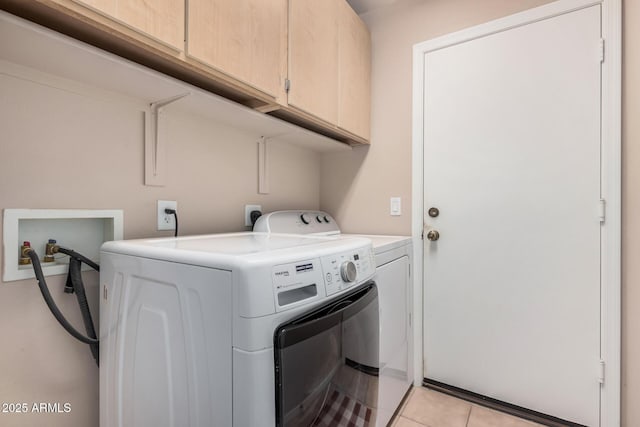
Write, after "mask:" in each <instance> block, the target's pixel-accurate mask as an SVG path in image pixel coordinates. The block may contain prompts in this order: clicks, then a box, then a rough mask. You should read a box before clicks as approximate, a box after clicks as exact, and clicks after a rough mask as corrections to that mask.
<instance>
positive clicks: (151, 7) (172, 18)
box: [75, 0, 185, 51]
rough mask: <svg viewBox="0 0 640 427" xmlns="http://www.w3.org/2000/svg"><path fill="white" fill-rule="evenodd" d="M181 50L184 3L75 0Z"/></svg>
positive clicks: (160, 0) (161, 0)
mask: <svg viewBox="0 0 640 427" xmlns="http://www.w3.org/2000/svg"><path fill="white" fill-rule="evenodd" d="M75 1H76V2H77V3H80V4H85V5H87V6H89V7H91V8H93V9H95V10H97V11H99V12H102V13H104V14H105V15H108V16H111V17H113V18H116V19H117V20H118V21H121V22H123V23H125V24H127V25H128V26H130V27H132V28H134V29H136V30H138V31H141V32H143V33H145V34H148V35H149V36H151V37H153V38H155V39H157V40H160V41H162V42H164V43H166V44H168V45H170V46H172V47H174V48H176V49H177V50H180V51H182V50H184V6H185V2H184V0H154V1H145V0H75Z"/></svg>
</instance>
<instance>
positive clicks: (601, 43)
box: [598, 39, 604, 62]
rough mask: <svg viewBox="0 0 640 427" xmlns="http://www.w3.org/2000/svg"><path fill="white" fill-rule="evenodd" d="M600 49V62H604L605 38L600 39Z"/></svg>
mask: <svg viewBox="0 0 640 427" xmlns="http://www.w3.org/2000/svg"><path fill="white" fill-rule="evenodd" d="M598 51H599V52H600V62H604V39H600V43H599V46H598Z"/></svg>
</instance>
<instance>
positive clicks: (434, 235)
mask: <svg viewBox="0 0 640 427" xmlns="http://www.w3.org/2000/svg"><path fill="white" fill-rule="evenodd" d="M439 238H440V233H439V232H438V230H429V231H427V239H428V240H431V241H432V242H435V241H436V240H438V239H439Z"/></svg>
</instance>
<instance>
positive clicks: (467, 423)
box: [464, 405, 473, 427]
mask: <svg viewBox="0 0 640 427" xmlns="http://www.w3.org/2000/svg"><path fill="white" fill-rule="evenodd" d="M471 411H473V405H469V415H467V422H466V423H465V424H464V425H465V427H469V420H470V419H471Z"/></svg>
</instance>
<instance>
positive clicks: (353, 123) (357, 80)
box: [338, 2, 371, 140]
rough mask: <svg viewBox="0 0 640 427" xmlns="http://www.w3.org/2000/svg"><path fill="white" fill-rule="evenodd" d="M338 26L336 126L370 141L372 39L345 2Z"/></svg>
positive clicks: (365, 27)
mask: <svg viewBox="0 0 640 427" xmlns="http://www.w3.org/2000/svg"><path fill="white" fill-rule="evenodd" d="M339 18H340V21H339V22H338V126H339V127H341V128H342V129H344V130H346V131H349V132H351V133H353V134H355V135H358V136H361V137H363V138H364V139H366V140H369V137H370V133H371V36H370V34H369V29H368V28H367V26H366V25H365V24H364V22H362V20H361V19H360V17H358V15H356V13H355V12H354V11H353V10H352V9H351V8H350V7H349V5H348V4H347V3H346V2H341V3H340V13H339Z"/></svg>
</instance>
